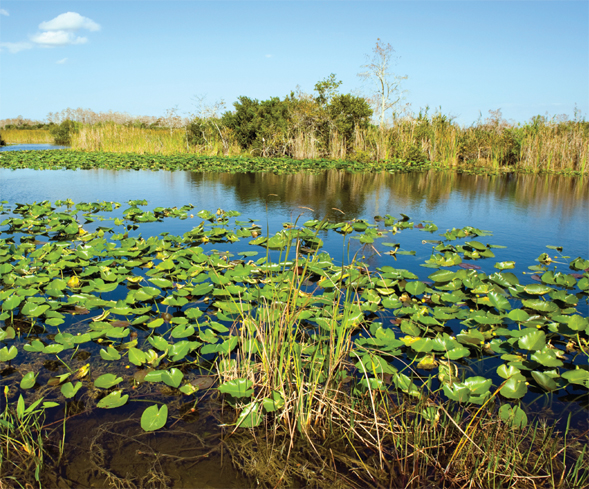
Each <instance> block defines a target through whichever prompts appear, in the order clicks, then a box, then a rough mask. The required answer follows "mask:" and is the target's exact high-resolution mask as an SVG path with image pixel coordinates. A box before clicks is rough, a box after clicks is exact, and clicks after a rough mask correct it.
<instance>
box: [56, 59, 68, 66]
mask: <svg viewBox="0 0 589 489" xmlns="http://www.w3.org/2000/svg"><path fill="white" fill-rule="evenodd" d="M66 61H67V58H63V59H60V60H59V61H57V64H58V65H62V64H64V63H65V62H66Z"/></svg>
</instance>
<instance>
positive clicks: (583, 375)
mask: <svg viewBox="0 0 589 489" xmlns="http://www.w3.org/2000/svg"><path fill="white" fill-rule="evenodd" d="M561 377H562V378H563V379H566V380H567V381H568V382H569V383H570V384H580V385H584V386H585V387H587V388H589V371H587V370H585V369H582V368H577V369H575V370H568V371H566V372H564V373H563V374H562V375H561Z"/></svg>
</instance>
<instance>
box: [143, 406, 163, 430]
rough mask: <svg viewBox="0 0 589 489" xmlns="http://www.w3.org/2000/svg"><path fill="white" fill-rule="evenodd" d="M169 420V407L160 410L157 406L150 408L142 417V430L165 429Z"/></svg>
mask: <svg viewBox="0 0 589 489" xmlns="http://www.w3.org/2000/svg"><path fill="white" fill-rule="evenodd" d="M167 420H168V406H166V405H165V404H164V405H163V406H161V407H160V408H158V406H157V404H154V405H153V406H149V407H148V408H147V409H146V410H145V411H143V414H142V415H141V428H143V430H144V431H156V430H159V429H160V428H163V427H164V426H165V424H166V421H167Z"/></svg>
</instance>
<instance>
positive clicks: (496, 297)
mask: <svg viewBox="0 0 589 489" xmlns="http://www.w3.org/2000/svg"><path fill="white" fill-rule="evenodd" d="M487 297H488V298H489V302H490V303H491V305H493V306H494V307H495V308H497V309H498V310H500V311H501V310H507V309H511V304H510V303H509V301H508V300H507V299H506V298H505V296H503V295H502V294H500V293H498V292H495V291H494V290H493V291H491V292H489V294H488V295H487Z"/></svg>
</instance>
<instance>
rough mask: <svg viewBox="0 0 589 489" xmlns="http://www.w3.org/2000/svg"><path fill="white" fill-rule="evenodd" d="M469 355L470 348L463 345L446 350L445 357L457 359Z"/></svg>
mask: <svg viewBox="0 0 589 489" xmlns="http://www.w3.org/2000/svg"><path fill="white" fill-rule="evenodd" d="M469 355H470V350H469V349H468V348H465V347H463V346H460V347H457V348H453V349H452V350H448V351H447V352H446V355H445V356H446V358H449V359H450V360H459V359H460V358H466V357H468V356H469Z"/></svg>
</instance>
